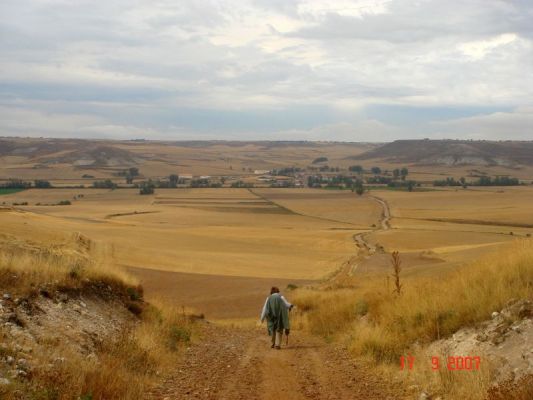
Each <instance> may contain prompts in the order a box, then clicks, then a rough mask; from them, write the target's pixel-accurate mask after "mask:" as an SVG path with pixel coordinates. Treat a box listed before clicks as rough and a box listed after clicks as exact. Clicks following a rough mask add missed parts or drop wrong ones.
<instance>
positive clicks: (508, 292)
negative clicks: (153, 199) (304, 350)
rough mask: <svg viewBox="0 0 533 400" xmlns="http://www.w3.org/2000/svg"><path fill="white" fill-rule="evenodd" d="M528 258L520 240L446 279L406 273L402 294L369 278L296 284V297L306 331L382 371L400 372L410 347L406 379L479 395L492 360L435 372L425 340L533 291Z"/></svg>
mask: <svg viewBox="0 0 533 400" xmlns="http://www.w3.org/2000/svg"><path fill="white" fill-rule="evenodd" d="M532 265H533V242H532V241H531V240H519V241H516V242H515V243H513V244H512V245H510V246H509V247H508V248H507V249H506V250H505V251H502V252H500V253H499V254H497V255H493V256H491V257H486V258H484V259H480V260H478V261H476V262H474V263H472V264H470V265H467V266H464V267H463V268H461V269H459V270H457V271H455V272H451V273H449V274H448V275H447V276H445V277H444V279H439V280H435V279H431V278H420V277H412V278H407V279H405V280H403V281H402V283H403V287H402V294H401V295H400V296H398V295H397V294H396V293H393V288H392V285H391V287H390V288H389V289H388V290H387V288H386V285H385V284H384V280H383V279H381V280H379V281H378V280H376V279H374V280H369V281H366V282H364V283H361V286H360V287H358V288H356V289H340V290H329V291H320V290H309V289H305V290H303V289H300V290H297V291H296V292H295V294H296V297H295V299H294V302H295V304H296V305H297V306H298V308H299V310H300V312H302V313H303V318H305V321H306V323H305V325H306V327H307V328H308V329H309V330H311V331H312V332H314V333H316V334H319V335H323V336H325V337H328V338H329V339H338V340H344V341H347V342H348V346H349V347H350V349H351V351H352V352H353V353H354V354H355V355H357V356H360V357H363V358H365V359H367V360H368V361H370V362H373V363H374V365H375V366H376V368H378V369H379V370H381V371H383V372H384V373H387V374H390V375H391V376H393V375H395V374H397V373H398V365H399V364H398V363H399V357H400V356H401V355H406V354H408V353H410V354H413V355H414V356H415V359H417V360H419V361H418V362H417V366H416V368H415V369H414V370H413V371H405V372H404V374H405V376H404V379H405V382H406V385H407V386H409V385H413V384H414V385H416V387H418V388H424V389H427V390H429V391H430V392H432V393H440V394H444V395H445V396H446V398H451V399H463V398H469V399H474V400H481V399H483V398H485V396H486V393H487V391H488V390H489V389H490V385H491V379H490V376H491V368H495V367H497V366H491V365H490V364H489V363H484V365H482V368H481V369H480V370H479V371H467V373H457V372H456V371H447V370H445V369H441V370H440V372H435V371H433V370H431V362H430V355H428V354H426V350H425V344H428V343H430V342H432V341H434V340H437V339H439V338H444V337H447V336H450V335H451V334H452V333H454V332H456V331H457V330H459V329H461V328H463V327H466V326H474V325H476V323H479V322H480V321H484V320H487V319H490V314H491V313H492V312H493V311H495V310H500V309H502V308H503V306H504V305H505V304H506V303H507V302H508V301H509V300H510V299H513V298H532V297H533V268H532V267H531V266H532ZM415 344H416V345H415ZM414 345H415V346H414ZM443 356H446V355H443ZM441 359H446V358H445V357H441ZM422 360H427V362H423V361H422ZM515 391H516V393H518V392H519V391H518V390H514V389H513V393H514V392H515ZM495 398H500V397H495ZM502 398H503V397H502ZM517 398H520V399H521V398H526V397H517Z"/></svg>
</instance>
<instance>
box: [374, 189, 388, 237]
mask: <svg viewBox="0 0 533 400" xmlns="http://www.w3.org/2000/svg"><path fill="white" fill-rule="evenodd" d="M370 197H372V198H373V199H374V200H376V201H377V202H378V203H379V204H380V205H381V207H382V208H383V213H382V214H381V221H380V222H381V229H383V230H384V231H387V230H389V229H390V228H391V226H390V219H391V212H390V207H389V203H387V202H386V201H385V200H383V199H382V198H381V197H377V196H370Z"/></svg>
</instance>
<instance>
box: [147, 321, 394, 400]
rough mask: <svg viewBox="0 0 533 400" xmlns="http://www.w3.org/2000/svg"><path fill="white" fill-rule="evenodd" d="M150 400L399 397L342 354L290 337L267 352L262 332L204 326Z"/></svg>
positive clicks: (295, 334)
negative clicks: (197, 338)
mask: <svg viewBox="0 0 533 400" xmlns="http://www.w3.org/2000/svg"><path fill="white" fill-rule="evenodd" d="M148 398H149V399H154V400H155V399H159V400H163V399H167V400H171V399H217V400H224V399H228V400H229V399H243V400H244V399H250V400H253V399H258V400H259V399H261V400H280V399H295V400H298V399H332V400H333V399H335V400H343V399H350V400H352V399H353V400H356V399H400V398H404V396H403V392H402V391H401V390H399V389H398V385H395V384H393V383H391V382H389V381H387V382H386V381H384V380H383V379H380V378H379V377H377V376H375V375H374V374H372V373H370V372H369V371H368V370H367V369H366V368H365V367H363V366H360V365H357V364H356V363H355V362H354V361H353V360H351V359H350V357H349V356H348V353H347V351H346V350H345V349H342V348H334V347H333V346H331V345H328V344H325V343H324V342H323V341H321V340H320V339H318V338H315V337H311V336H307V335H304V334H303V333H302V332H298V331H296V332H293V334H292V335H291V338H290V343H289V346H284V347H283V348H282V349H281V350H273V349H271V348H270V338H269V337H268V336H267V335H266V332H265V330H264V328H263V329H244V328H241V329H231V328H228V327H225V326H219V325H215V324H209V323H206V324H205V326H203V327H202V338H201V340H200V341H199V343H197V344H193V345H191V346H190V347H189V348H188V349H187V351H186V354H185V355H184V357H183V360H182V362H181V363H180V364H179V365H177V366H176V370H175V373H174V374H173V375H172V376H170V377H168V378H167V379H166V380H165V382H164V383H163V384H162V385H161V386H160V387H158V388H155V389H154V390H153V392H152V393H150V396H149V397H148Z"/></svg>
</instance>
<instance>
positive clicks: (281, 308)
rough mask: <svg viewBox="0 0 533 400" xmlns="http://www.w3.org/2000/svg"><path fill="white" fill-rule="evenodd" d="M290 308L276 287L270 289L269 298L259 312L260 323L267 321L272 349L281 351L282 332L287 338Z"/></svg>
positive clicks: (290, 305)
mask: <svg viewBox="0 0 533 400" xmlns="http://www.w3.org/2000/svg"><path fill="white" fill-rule="evenodd" d="M292 307H293V305H292V304H291V303H289V302H288V301H287V300H286V299H285V297H283V296H282V295H281V294H280V292H279V289H278V288H277V287H276V286H273V287H272V288H271V289H270V296H268V297H267V299H266V300H265V305H264V306H263V310H262V311H261V322H263V321H264V320H265V319H266V320H267V329H268V334H269V335H270V336H271V337H272V346H271V347H272V348H275V349H277V350H279V349H281V338H282V337H283V331H285V333H286V334H287V337H288V336H289V331H290V321H289V310H291V309H292Z"/></svg>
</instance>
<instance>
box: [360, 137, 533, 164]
mask: <svg viewBox="0 0 533 400" xmlns="http://www.w3.org/2000/svg"><path fill="white" fill-rule="evenodd" d="M350 159H353V160H370V159H381V160H385V161H388V162H397V163H408V164H416V165H448V166H450V165H482V166H496V165H498V166H507V167H514V166H518V165H533V142H532V141H528V142H517V141H505V142H492V141H486V140H482V141H471V140H396V141H394V142H392V143H387V144H385V145H383V146H380V147H378V148H376V149H372V150H369V151H367V152H365V153H363V154H360V155H356V156H353V157H350Z"/></svg>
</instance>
